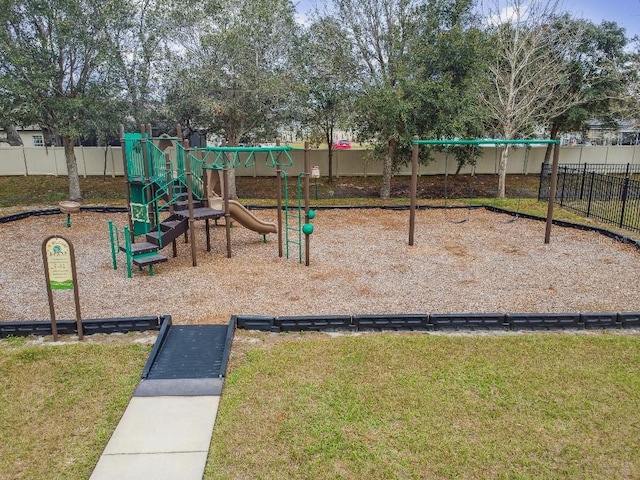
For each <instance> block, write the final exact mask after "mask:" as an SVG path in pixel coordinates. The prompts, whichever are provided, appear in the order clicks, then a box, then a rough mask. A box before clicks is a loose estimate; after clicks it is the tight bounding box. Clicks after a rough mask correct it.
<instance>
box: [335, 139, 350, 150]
mask: <svg viewBox="0 0 640 480" xmlns="http://www.w3.org/2000/svg"><path fill="white" fill-rule="evenodd" d="M333 148H351V142H350V141H349V140H338V141H337V142H335V143H334V144H333Z"/></svg>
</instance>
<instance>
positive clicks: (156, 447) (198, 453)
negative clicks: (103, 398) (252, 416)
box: [90, 395, 220, 480]
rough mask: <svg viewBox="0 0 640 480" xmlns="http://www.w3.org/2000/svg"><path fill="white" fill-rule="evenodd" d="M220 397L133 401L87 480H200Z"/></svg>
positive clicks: (159, 398) (175, 397) (151, 398)
mask: <svg viewBox="0 0 640 480" xmlns="http://www.w3.org/2000/svg"><path fill="white" fill-rule="evenodd" d="M219 402H220V396H217V395H207V396H192V397H187V396H158V397H137V396H135V397H133V398H132V399H131V402H130V403H129V406H128V407H127V409H126V410H125V412H124V415H123V416H122V419H121V420H120V423H119V424H118V426H117V428H116V430H115V432H114V433H113V436H112V437H111V439H110V440H109V443H108V444H107V446H106V448H105V449H104V452H103V453H102V456H101V457H100V460H99V461H98V464H97V465H96V468H95V469H94V471H93V474H92V475H91V477H90V480H107V479H110V480H116V479H118V480H134V479H136V480H142V479H154V480H178V479H180V480H201V479H202V476H203V474H204V469H205V465H206V462H207V455H208V453H209V444H210V443H211V435H212V433H213V426H214V424H215V420H216V414H217V412H218V404H219Z"/></svg>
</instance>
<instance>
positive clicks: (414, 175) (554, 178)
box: [409, 136, 560, 246]
mask: <svg viewBox="0 0 640 480" xmlns="http://www.w3.org/2000/svg"><path fill="white" fill-rule="evenodd" d="M535 144H540V145H554V146H555V147H554V149H553V166H552V169H551V184H550V187H549V203H548V205H547V225H546V229H545V234H544V243H545V244H546V243H549V242H550V241H551V227H552V225H553V200H554V199H555V197H556V189H557V187H558V164H559V158H560V140H552V139H548V138H546V139H534V140H532V139H529V140H525V139H514V140H502V139H487V138H476V139H469V140H420V139H419V138H418V136H415V137H413V140H412V141H411V145H412V152H411V187H410V192H411V194H410V195H411V203H410V206H409V246H413V244H414V233H415V225H416V203H417V201H416V198H417V192H418V164H419V157H420V146H422V145H425V146H432V145H446V146H455V145H494V146H498V145H525V146H526V145H535Z"/></svg>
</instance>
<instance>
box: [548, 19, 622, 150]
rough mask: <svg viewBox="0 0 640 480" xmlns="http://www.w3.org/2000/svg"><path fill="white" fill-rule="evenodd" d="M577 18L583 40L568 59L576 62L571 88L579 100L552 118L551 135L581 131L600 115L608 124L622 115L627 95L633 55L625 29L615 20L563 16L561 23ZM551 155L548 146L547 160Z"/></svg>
mask: <svg viewBox="0 0 640 480" xmlns="http://www.w3.org/2000/svg"><path fill="white" fill-rule="evenodd" d="M571 22H573V23H574V24H575V27H574V28H575V29H576V30H579V31H581V32H582V36H581V42H580V43H579V44H578V46H577V49H576V50H575V51H574V52H572V54H571V56H570V57H568V58H567V61H568V62H570V63H572V64H573V68H572V69H571V70H572V72H573V75H571V77H570V78H569V81H570V88H571V90H572V92H573V93H574V94H575V95H576V96H577V102H576V104H575V105H573V106H571V107H570V108H569V109H567V111H565V112H564V113H562V114H561V115H558V116H557V117H555V118H552V119H551V124H550V135H549V136H550V138H552V139H557V138H558V135H559V134H560V133H561V132H565V131H580V130H583V129H584V125H585V122H586V121H587V120H589V119H593V118H597V119H598V120H601V121H603V122H605V124H608V125H615V123H616V121H617V120H618V119H619V117H618V114H619V110H620V99H621V98H622V97H624V94H625V91H626V88H627V84H628V78H627V75H625V65H626V64H627V63H628V60H629V55H628V54H627V53H626V52H625V47H626V45H627V43H628V40H627V38H626V35H625V32H624V29H623V28H621V27H619V26H618V25H617V24H616V23H614V22H602V23H601V24H600V25H595V24H594V23H592V22H591V21H589V20H584V19H577V20H571V19H570V18H563V19H561V27H564V25H566V24H570V23H571ZM550 157H551V145H549V146H548V147H547V152H546V154H545V163H548V162H549V159H550Z"/></svg>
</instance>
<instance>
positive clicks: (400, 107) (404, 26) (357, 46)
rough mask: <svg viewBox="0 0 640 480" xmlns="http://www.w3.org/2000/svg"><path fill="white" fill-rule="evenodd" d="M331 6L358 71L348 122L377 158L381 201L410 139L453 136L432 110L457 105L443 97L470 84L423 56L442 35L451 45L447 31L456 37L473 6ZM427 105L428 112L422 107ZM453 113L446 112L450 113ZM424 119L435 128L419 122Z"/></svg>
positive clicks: (413, 0) (453, 1)
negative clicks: (428, 135)
mask: <svg viewBox="0 0 640 480" xmlns="http://www.w3.org/2000/svg"><path fill="white" fill-rule="evenodd" d="M334 4H335V7H336V14H337V16H338V17H339V20H340V21H341V22H343V24H344V26H345V28H346V29H347V31H348V33H349V39H350V42H351V45H352V48H353V49H354V50H355V51H356V52H357V54H358V57H359V59H360V62H361V65H362V67H363V70H364V75H363V76H362V79H361V85H360V90H361V95H360V96H359V97H358V102H357V105H356V108H355V115H354V117H355V118H354V123H355V126H356V129H357V131H358V133H359V135H360V136H361V137H363V138H366V139H369V140H371V141H372V142H373V143H374V151H375V152H378V153H379V154H382V155H383V174H382V186H381V189H380V196H381V197H382V198H388V197H389V196H390V194H391V178H392V175H393V172H394V169H395V168H397V167H398V166H399V165H400V164H402V163H405V162H407V161H408V159H409V151H410V148H409V145H410V141H411V137H412V136H413V135H414V134H417V133H423V134H424V133H428V132H431V131H435V132H437V131H438V130H442V133H444V130H448V131H451V132H453V131H458V128H457V127H456V128H453V125H450V126H449V127H448V128H441V127H442V122H450V123H451V119H452V116H450V115H437V114H435V113H434V112H436V111H437V110H438V109H439V108H441V107H442V106H443V105H447V106H450V105H451V102H455V101H457V100H455V98H454V97H449V98H447V95H448V93H451V92H456V91H457V92H458V93H460V92H462V91H464V90H465V88H466V87H467V86H468V85H470V83H469V82H467V81H466V73H465V74H464V75H462V76H460V77H456V73H455V72H454V71H453V70H452V68H451V67H452V66H455V61H454V62H448V63H447V62H443V61H442V60H443V59H444V58H445V57H443V56H442V55H440V56H439V57H437V58H431V57H430V55H432V54H435V53H438V54H441V53H442V52H443V50H442V48H441V47H439V45H442V42H443V40H444V39H445V38H447V39H448V41H450V43H451V45H453V44H456V42H454V41H453V39H454V37H455V35H456V34H454V33H452V34H451V35H449V33H450V32H452V31H453V30H456V29H457V30H458V33H459V34H460V35H462V33H463V32H464V29H465V26H466V25H467V22H469V21H470V19H471V17H470V15H469V13H470V11H471V7H472V1H471V0H364V1H356V0H334ZM463 36H464V35H462V36H461V37H460V38H463ZM463 77H464V78H465V80H464V81H458V80H460V79H462V78H463ZM434 95H435V97H434ZM465 95H466V94H465ZM460 105H464V102H462V103H461V104H460ZM426 106H429V112H425V111H424V110H423V107H426ZM455 110H456V109H455V108H454V109H452V108H447V111H449V112H451V113H452V114H453V112H454V111H455ZM472 110H473V109H472V108H469V111H472ZM431 114H433V115H432V116H431V120H436V121H437V122H440V123H438V125H434V124H433V123H431V124H429V121H427V120H426V118H427V117H429V115H431ZM459 125H462V122H460V124H459Z"/></svg>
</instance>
